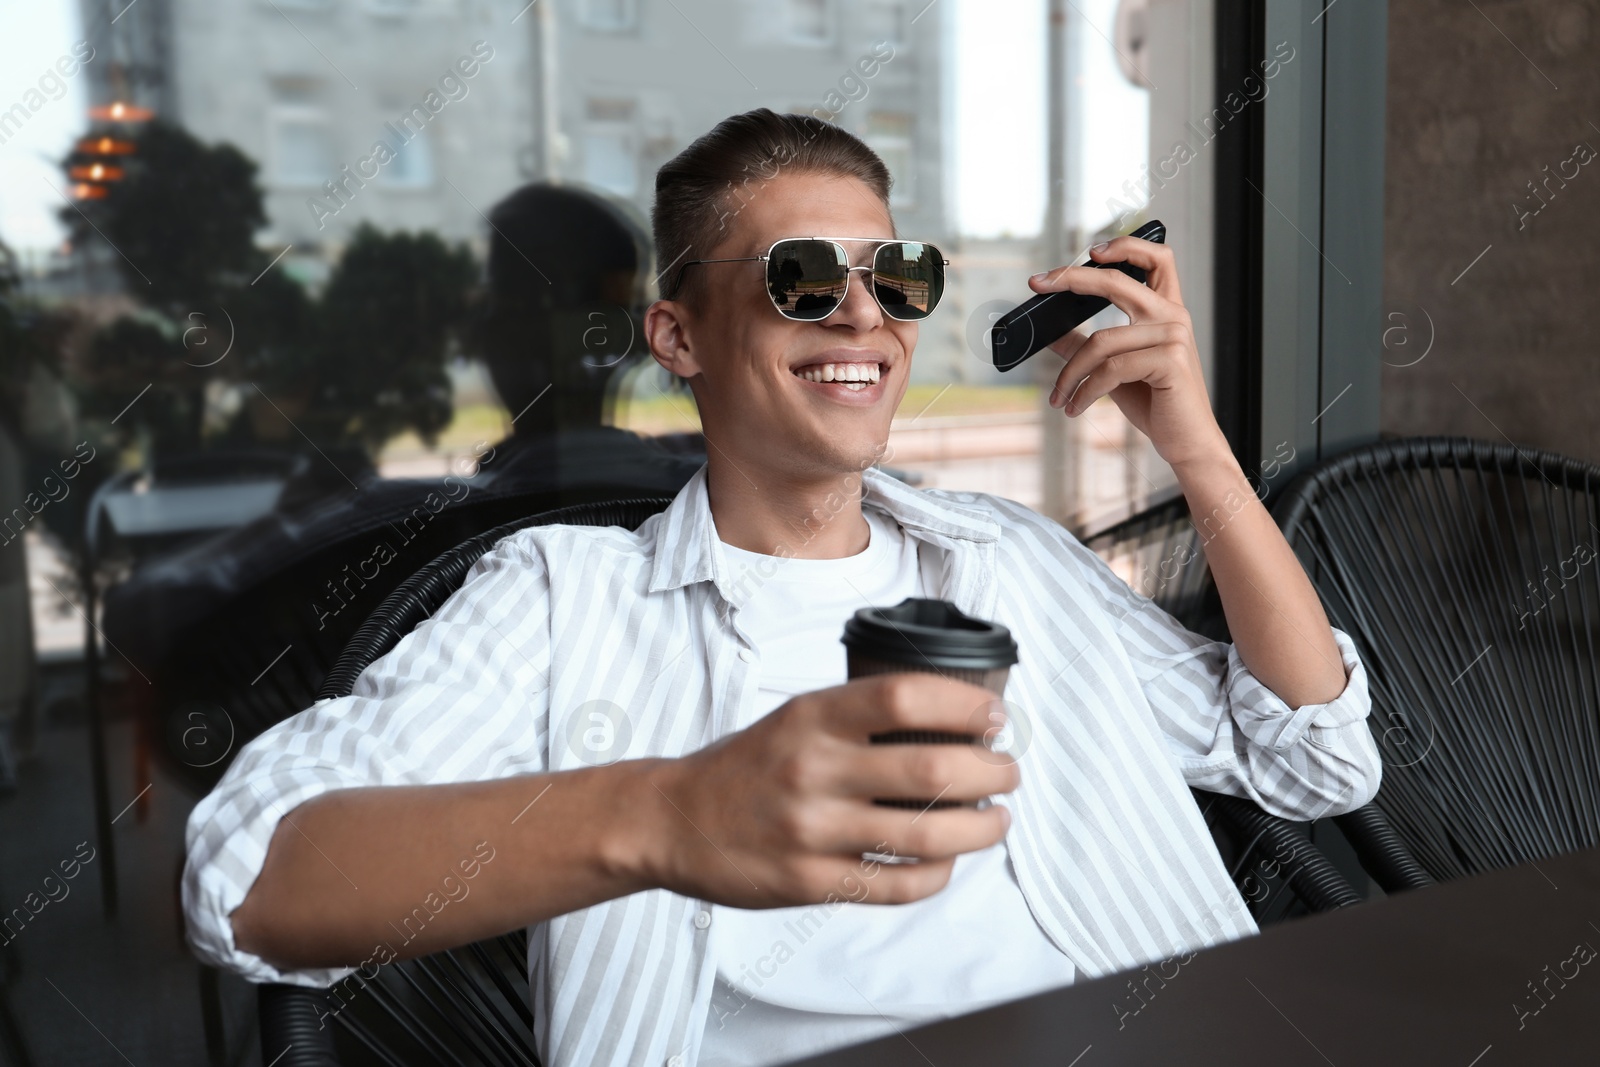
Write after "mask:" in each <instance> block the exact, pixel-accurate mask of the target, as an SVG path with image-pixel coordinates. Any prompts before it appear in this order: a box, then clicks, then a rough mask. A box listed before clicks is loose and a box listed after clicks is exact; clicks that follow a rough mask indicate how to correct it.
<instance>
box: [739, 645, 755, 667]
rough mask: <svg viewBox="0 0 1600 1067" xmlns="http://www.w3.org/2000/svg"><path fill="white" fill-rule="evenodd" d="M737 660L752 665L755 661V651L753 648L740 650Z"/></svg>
mask: <svg viewBox="0 0 1600 1067" xmlns="http://www.w3.org/2000/svg"><path fill="white" fill-rule="evenodd" d="M739 658H740V659H742V660H744V661H745V662H746V663H754V662H755V661H756V650H755V649H753V648H741V649H740V650H739Z"/></svg>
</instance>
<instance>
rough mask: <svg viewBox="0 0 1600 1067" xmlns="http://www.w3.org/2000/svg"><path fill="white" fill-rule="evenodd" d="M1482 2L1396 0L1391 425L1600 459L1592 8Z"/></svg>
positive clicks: (1598, 148) (1389, 262) (1599, 8)
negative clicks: (1508, 441)
mask: <svg viewBox="0 0 1600 1067" xmlns="http://www.w3.org/2000/svg"><path fill="white" fill-rule="evenodd" d="M1475 3H1476V9H1475V8H1474V6H1473V5H1472V4H1460V3H1457V2H1455V0H1451V2H1448V3H1447V2H1442V0H1392V2H1391V3H1390V5H1389V86H1388V131H1387V149H1386V151H1387V157H1386V166H1385V170H1386V181H1385V198H1386V203H1385V219H1384V236H1385V250H1384V300H1385V308H1384V310H1385V313H1386V316H1387V322H1386V323H1385V325H1386V327H1387V333H1386V334H1385V345H1384V349H1385V351H1384V361H1385V363H1386V364H1388V365H1387V366H1386V367H1385V368H1384V373H1383V414H1382V420H1383V421H1382V425H1383V432H1384V434H1385V435H1386V436H1387V435H1391V434H1393V435H1407V436H1409V435H1415V434H1428V433H1447V434H1464V435H1467V436H1471V437H1478V438H1483V439H1485V440H1494V441H1504V440H1506V438H1507V437H1509V438H1510V439H1511V440H1512V441H1515V442H1516V443H1518V444H1521V445H1531V446H1537V447H1542V448H1548V449H1553V450H1555V451H1558V452H1562V453H1566V454H1568V455H1572V456H1576V457H1579V458H1582V459H1585V460H1587V461H1589V462H1591V463H1597V464H1600V154H1597V153H1600V56H1597V45H1600V2H1594V0H1590V2H1588V3H1581V2H1570V0H1566V2H1563V0H1475ZM1530 183H1532V185H1530ZM1535 189H1537V194H1538V195H1536V194H1535V191H1534V190H1535ZM1480 254H1481V258H1477V257H1480ZM1475 258H1476V262H1474V260H1475ZM1463 272H1464V273H1463ZM1430 320H1431V326H1430ZM1430 339H1431V343H1432V347H1431V349H1430V348H1429V347H1428V343H1429V341H1430ZM1424 352H1426V353H1427V354H1426V355H1425V356H1424V355H1423V353H1424ZM1419 358H1420V361H1418V360H1419ZM1408 364H1409V365H1408Z"/></svg>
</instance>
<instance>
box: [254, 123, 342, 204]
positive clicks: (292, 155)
mask: <svg viewBox="0 0 1600 1067" xmlns="http://www.w3.org/2000/svg"><path fill="white" fill-rule="evenodd" d="M269 122H270V123H271V133H270V138H271V140H270V144H271V148H270V151H271V153H272V166H271V174H272V180H273V181H274V182H275V183H276V184H278V185H321V184H322V183H323V182H325V181H327V180H328V179H329V178H331V177H332V176H333V171H334V170H335V169H336V168H335V167H334V165H333V152H332V149H331V146H330V144H329V136H328V119H327V115H325V114H324V113H323V112H322V111H321V109H319V108H304V107H293V106H280V107H275V108H273V109H272V112H271V115H270V118H269Z"/></svg>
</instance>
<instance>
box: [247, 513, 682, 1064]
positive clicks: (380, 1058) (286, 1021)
mask: <svg viewBox="0 0 1600 1067" xmlns="http://www.w3.org/2000/svg"><path fill="white" fill-rule="evenodd" d="M670 503H672V498H671V497H634V498H630V499H626V500H606V501H596V502H592V503H584V504H576V505H573V506H570V507H564V508H558V509H555V510H553V511H546V512H543V513H542V514H538V515H533V516H528V517H524V518H520V519H515V520H513V521H511V522H507V523H505V524H503V525H500V526H497V527H495V528H494V529H492V530H488V531H486V532H484V533H480V534H477V535H475V536H473V537H470V538H468V539H467V540H465V541H463V542H462V543H461V544H459V545H457V546H456V547H454V548H452V549H450V550H449V551H447V552H445V553H444V554H442V555H440V556H439V557H437V558H436V559H434V560H433V561H432V562H430V563H429V564H428V565H427V566H425V567H423V568H422V569H421V570H418V571H417V572H416V573H415V574H413V575H412V576H411V577H409V578H407V579H406V580H405V581H404V582H402V583H401V584H400V585H399V586H398V587H397V588H395V590H394V591H393V592H391V593H390V594H389V595H388V596H387V597H386V598H385V599H384V601H383V603H382V604H380V605H379V606H378V608H377V609H376V610H375V611H374V612H373V613H372V614H371V615H370V616H369V617H368V618H367V620H366V621H365V622H363V623H362V624H361V626H360V628H359V629H357V631H356V633H355V636H353V637H352V638H351V639H350V641H349V643H348V644H347V645H346V647H345V649H344V651H343V652H342V653H341V654H340V655H339V658H338V660H337V661H336V662H335V663H334V665H333V667H332V668H331V669H330V670H329V671H328V674H327V677H326V678H325V679H324V680H323V682H322V686H321V689H320V691H319V693H318V696H319V697H341V696H345V695H348V694H349V692H350V690H351V688H352V687H353V686H354V685H355V681H356V678H357V677H359V676H360V674H361V672H362V671H363V670H365V669H366V668H367V666H368V664H370V663H372V662H373V661H374V660H376V659H377V658H378V657H380V656H382V655H383V654H385V653H386V652H388V651H389V650H391V649H392V648H394V646H395V645H396V644H398V643H399V641H400V639H401V638H402V637H404V636H405V635H406V634H408V633H410V632H411V631H412V629H414V628H415V627H416V626H417V624H418V623H420V622H422V621H423V620H424V619H426V618H428V617H429V616H431V615H432V614H433V613H434V612H435V611H437V610H438V609H439V607H440V606H441V605H442V604H444V602H445V601H446V600H448V599H449V598H450V596H451V594H453V593H454V592H455V591H456V590H458V589H460V588H461V584H462V582H463V581H464V580H465V578H466V575H467V572H468V571H469V570H471V569H472V565H473V564H474V563H476V562H477V561H478V559H479V558H480V557H482V556H483V554H484V553H485V552H487V551H489V549H490V548H492V547H493V546H494V545H495V543H496V542H498V541H499V540H500V539H501V538H503V537H505V536H507V535H509V534H512V533H515V532H517V531H518V530H524V529H527V528H528V527H531V526H554V525H558V524H565V525H575V526H623V527H627V528H629V529H634V528H637V527H638V526H639V525H640V524H642V523H643V522H644V521H645V520H646V519H648V518H649V517H650V516H652V515H654V514H656V513H657V512H660V511H662V510H664V509H665V508H666V507H667V505H668V504H670ZM527 963H528V938H527V933H526V931H517V932H515V933H511V934H505V935H502V936H500V937H496V938H491V939H489V940H486V941H481V942H478V943H476V944H472V945H466V946H463V947H461V948H458V949H452V950H450V951H447V952H437V953H434V954H433V955H430V956H426V957H422V958H419V959H412V960H404V961H400V962H396V963H391V964H388V965H387V966H385V967H383V968H381V969H380V970H379V972H378V974H377V975H376V976H375V977H373V978H372V979H370V980H367V979H364V978H363V977H362V976H361V975H360V974H359V973H358V974H356V975H352V976H351V977H350V978H348V979H346V980H345V981H343V982H340V983H338V984H336V985H335V986H334V987H333V989H332V990H331V991H325V990H319V989H307V988H305V987H302V986H287V985H272V984H268V985H263V986H261V988H260V992H259V997H260V1021H261V1042H262V1046H261V1047H262V1061H263V1062H265V1063H274V1062H277V1067H337V1065H339V1064H353V1063H362V1064H367V1063H375V1064H384V1065H386V1067H405V1065H413V1064H456V1065H461V1067H466V1065H479V1064H483V1065H491V1064H493V1065H500V1064H515V1065H523V1064H532V1065H537V1064H538V1063H539V1058H538V1054H537V1052H536V1050H535V1045H534V1035H533V1011H532V1008H531V1006H530V1004H529V997H528V974H527ZM326 1018H331V1019H332V1020H333V1023H334V1025H333V1026H331V1027H330V1026H327V1025H326V1024H325V1019H326ZM335 1031H340V1032H342V1033H343V1034H345V1035H348V1038H349V1039H350V1040H346V1041H344V1042H342V1043H336V1041H335V1038H334V1034H335ZM341 1045H342V1047H341ZM279 1056H282V1057H283V1059H282V1060H281V1061H278V1060H277V1058H278V1057H279Z"/></svg>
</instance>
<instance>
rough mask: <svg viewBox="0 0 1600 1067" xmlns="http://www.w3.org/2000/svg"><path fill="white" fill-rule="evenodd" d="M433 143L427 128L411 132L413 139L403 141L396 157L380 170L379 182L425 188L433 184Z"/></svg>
mask: <svg viewBox="0 0 1600 1067" xmlns="http://www.w3.org/2000/svg"><path fill="white" fill-rule="evenodd" d="M395 140H397V141H398V140H399V139H398V138H396V139H395ZM432 143H433V142H432V138H431V137H430V135H429V133H428V131H427V130H420V131H418V132H416V133H413V134H411V139H410V140H409V141H405V142H403V143H401V144H400V146H399V150H398V151H396V152H395V154H394V158H393V159H392V160H390V161H389V164H388V165H387V166H385V167H384V168H383V169H382V170H380V171H379V172H378V184H380V185H387V186H394V187H398V188H410V189H423V188H426V187H428V186H430V185H432V184H433V180H434V179H433V148H432V147H431V146H432Z"/></svg>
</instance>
